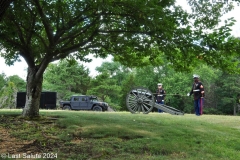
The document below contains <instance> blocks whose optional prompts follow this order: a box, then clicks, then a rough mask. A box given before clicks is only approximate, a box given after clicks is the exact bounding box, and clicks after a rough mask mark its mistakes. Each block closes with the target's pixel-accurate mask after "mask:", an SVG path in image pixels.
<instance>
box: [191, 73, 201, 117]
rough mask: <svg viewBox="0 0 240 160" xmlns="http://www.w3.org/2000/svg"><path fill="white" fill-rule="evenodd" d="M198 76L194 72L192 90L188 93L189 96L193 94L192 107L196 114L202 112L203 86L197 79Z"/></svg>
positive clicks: (198, 114)
mask: <svg viewBox="0 0 240 160" xmlns="http://www.w3.org/2000/svg"><path fill="white" fill-rule="evenodd" d="M199 78H200V76H199V75H196V74H194V75H193V79H194V83H193V85H192V90H191V92H190V93H188V96H191V95H192V94H193V97H194V109H195V114H196V115H197V116H200V115H202V114H203V100H204V98H203V97H204V87H203V84H202V82H201V81H200V80H199Z"/></svg>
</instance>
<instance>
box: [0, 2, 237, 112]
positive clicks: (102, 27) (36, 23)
mask: <svg viewBox="0 0 240 160" xmlns="http://www.w3.org/2000/svg"><path fill="white" fill-rule="evenodd" d="M188 2H189V4H190V5H191V7H192V9H193V12H192V13H188V12H186V11H185V10H183V9H182V7H181V6H178V5H176V1H175V0H161V1H159V0H151V1H136V0H123V1H112V0H105V1H95V0H82V1H79V0H72V1H61V0H45V1H38V0H29V1H24V0H18V1H14V2H13V3H11V5H10V6H9V8H8V10H7V11H6V12H5V14H4V17H3V18H2V21H1V23H0V28H1V29H0V36H1V39H0V50H1V51H2V50H4V52H1V56H2V57H3V58H4V59H5V60H6V63H7V64H9V65H11V64H13V63H14V62H16V61H17V60H19V58H20V57H23V58H24V60H25V61H26V63H27V65H28V77H27V87H26V91H27V98H28V100H27V101H26V107H25V109H24V112H23V115H24V116H39V108H38V105H39V101H40V95H41V94H40V92H41V91H42V83H43V74H44V72H45V70H46V69H47V67H48V66H51V65H49V64H50V63H51V62H53V61H56V60H61V59H65V58H69V59H78V60H80V61H88V62H89V61H90V60H89V59H88V58H87V57H86V56H87V55H89V54H94V55H95V56H96V57H106V56H108V55H112V56H113V57H114V60H115V61H119V62H121V64H123V65H125V66H128V67H135V66H137V67H142V66H148V65H153V66H156V67H159V66H162V65H163V64H164V60H165V59H166V60H167V62H169V63H168V65H169V66H172V67H173V68H174V69H175V70H176V71H191V70H192V69H193V68H195V67H196V66H198V65H197V63H198V61H199V59H201V60H202V62H203V63H205V64H208V65H210V66H213V67H214V68H220V69H221V70H223V71H226V72H228V73H230V72H231V73H240V68H239V64H240V62H239V52H240V47H239V46H240V40H239V39H238V38H236V37H234V36H232V35H231V26H233V25H234V22H235V21H234V19H232V18H229V19H227V20H226V21H225V23H224V24H222V25H220V19H221V17H222V15H223V14H224V13H226V12H228V11H230V10H231V9H232V8H233V5H232V4H226V5H223V4H222V3H212V2H210V1H208V0H198V1H195V0H188ZM199 67H200V65H199ZM149 69H150V70H152V69H151V68H149ZM150 70H149V71H150ZM154 70H155V69H154ZM141 72H142V71H140V70H136V72H135V71H134V74H133V76H134V77H135V79H134V82H135V85H142V84H141V82H137V79H138V77H139V74H141ZM149 74H152V72H149ZM104 76H105V75H104ZM106 76H107V75H106ZM111 76H112V75H111V74H110V78H108V79H109V81H111V82H108V83H110V84H113V83H115V85H116V82H117V83H118V84H117V85H119V81H123V79H121V76H119V77H118V79H117V80H113V77H114V76H113V77H111ZM128 76H129V75H128ZM128 76H126V77H128ZM64 78H66V77H64ZM98 78H100V79H101V75H100V76H99V77H98ZM144 78H145V79H144V82H142V83H144V84H147V86H146V87H149V88H151V89H153V87H154V81H151V82H149V79H148V78H146V77H144ZM157 79H158V78H157V77H155V81H156V80H157ZM181 80H182V79H181ZM83 81H85V79H84V80H83ZM63 82H64V80H63ZM147 82H149V83H147ZM169 82H172V81H169ZM75 83H76V82H74V81H73V80H72V79H70V80H69V85H73V84H75ZM101 83H102V84H101V85H100V86H101V87H100V86H99V87H100V88H98V90H103V89H106V90H107V91H109V92H110V90H109V88H106V83H104V82H101ZM64 84H67V85H68V83H64ZM46 85H47V84H46ZM77 85H83V83H82V84H77ZM84 85H88V83H84ZM103 86H104V87H103ZM126 86H127V85H126ZM66 87H68V88H67V90H68V92H69V93H75V92H76V91H75V90H74V89H73V87H72V86H65V88H66ZM166 87H167V86H166ZM78 88H79V87H78ZM80 88H81V89H82V90H81V91H77V92H81V93H85V92H86V91H87V89H86V88H87V86H85V88H84V87H83V86H81V87H80ZM115 88H117V87H115ZM117 90H119V89H117ZM89 92H90V91H89ZM96 92H98V91H96V90H94V89H91V93H96ZM184 92H185V90H184ZM113 93H114V94H115V93H116V92H115V91H113ZM113 93H111V94H113ZM124 94H125V93H124V92H121V94H120V97H121V98H120V97H116V96H115V97H114V96H113V95H112V96H109V95H106V93H105V94H104V95H101V96H100V97H101V98H103V99H105V98H106V96H108V97H114V99H115V100H113V101H117V99H122V98H123V97H124ZM121 103H122V102H121ZM176 103H177V104H180V103H182V102H181V101H174V104H176ZM119 104H120V102H119Z"/></svg>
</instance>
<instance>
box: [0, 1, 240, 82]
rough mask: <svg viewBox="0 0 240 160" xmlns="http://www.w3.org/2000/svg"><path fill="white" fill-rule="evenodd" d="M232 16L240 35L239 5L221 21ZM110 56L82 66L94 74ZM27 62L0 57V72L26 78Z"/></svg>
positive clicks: (235, 31)
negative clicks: (10, 63) (8, 62)
mask: <svg viewBox="0 0 240 160" xmlns="http://www.w3.org/2000/svg"><path fill="white" fill-rule="evenodd" d="M177 1H178V4H179V5H182V6H183V8H185V9H186V10H190V8H189V7H188V6H187V2H186V1H183V0H177ZM229 17H234V18H235V20H236V23H235V26H233V27H232V30H233V31H232V34H233V35H234V36H237V37H240V6H237V7H236V8H235V9H234V10H233V11H231V12H230V13H228V14H226V15H224V17H223V21H224V19H226V18H229ZM111 59H112V58H111V57H108V58H107V59H105V60H103V59H101V58H97V59H93V61H92V62H91V63H83V65H84V66H86V67H87V68H89V70H90V72H91V74H90V75H91V76H95V75H96V74H97V73H96V71H95V68H96V67H97V66H100V65H101V64H102V62H103V61H111ZM26 69H27V64H26V62H25V61H24V60H22V62H15V63H14V65H13V66H7V65H5V60H4V59H3V58H2V57H0V74H1V73H5V74H6V75H7V76H11V75H18V76H19V77H21V78H23V79H24V80H25V79H26V75H27V70H26Z"/></svg>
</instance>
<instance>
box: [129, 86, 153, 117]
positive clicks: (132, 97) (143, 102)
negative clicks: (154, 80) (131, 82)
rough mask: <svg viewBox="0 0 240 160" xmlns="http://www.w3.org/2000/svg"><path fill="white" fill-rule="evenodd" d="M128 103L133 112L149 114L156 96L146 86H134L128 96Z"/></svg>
mask: <svg viewBox="0 0 240 160" xmlns="http://www.w3.org/2000/svg"><path fill="white" fill-rule="evenodd" d="M126 105H127V108H128V110H129V111H130V112H131V113H140V112H142V113H144V114H147V113H149V112H150V111H152V109H153V107H154V96H153V94H152V92H151V91H149V90H148V89H146V88H134V89H132V90H131V91H130V92H129V93H128V95H127V97H126Z"/></svg>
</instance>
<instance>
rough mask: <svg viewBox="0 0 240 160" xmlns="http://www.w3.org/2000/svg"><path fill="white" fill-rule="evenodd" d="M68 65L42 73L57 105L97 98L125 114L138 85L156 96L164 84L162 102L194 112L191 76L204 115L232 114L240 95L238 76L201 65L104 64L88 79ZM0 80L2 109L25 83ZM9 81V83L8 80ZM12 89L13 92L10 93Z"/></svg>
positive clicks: (78, 68) (83, 70)
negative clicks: (201, 95) (201, 93)
mask: <svg viewBox="0 0 240 160" xmlns="http://www.w3.org/2000/svg"><path fill="white" fill-rule="evenodd" d="M71 63H74V64H71V65H70V64H69V62H67V61H65V60H64V61H60V62H58V63H53V64H50V66H49V67H48V69H47V70H46V72H45V74H44V83H43V88H44V90H45V91H55V92H57V93H58V100H57V102H58V101H59V100H67V99H69V97H70V96H71V95H77V94H78V95H79V94H88V95H96V96H98V98H99V99H100V100H103V101H106V102H107V103H109V104H110V106H111V107H112V108H113V109H115V110H123V111H124V110H125V111H126V110H127V108H126V104H125V103H126V102H125V101H126V95H127V94H128V92H129V91H130V90H131V89H132V88H134V87H140V86H141V87H145V88H148V89H149V90H151V91H152V92H153V93H155V90H156V87H157V83H163V87H164V89H165V90H166V92H167V96H166V99H165V103H166V104H167V105H169V106H172V107H175V108H177V109H179V110H182V111H184V112H185V113H193V112H194V109H193V99H192V97H188V96H186V95H187V93H188V92H189V91H190V90H191V86H192V83H193V80H192V74H193V73H196V74H199V75H200V80H201V81H202V83H203V84H204V87H205V102H204V113H206V114H229V115H232V114H234V107H236V106H237V94H239V93H240V82H239V75H238V74H231V75H230V74H227V73H225V72H222V71H220V70H217V69H214V68H212V67H209V66H207V65H204V64H202V65H200V66H199V67H197V68H196V69H194V70H193V71H192V73H186V72H176V71H174V69H173V68H171V67H170V66H169V65H167V63H166V65H163V66H159V67H155V66H146V67H142V68H128V67H126V66H123V65H121V64H119V63H118V62H103V63H102V65H101V66H100V67H97V68H96V71H98V75H97V76H96V77H91V76H89V74H90V73H89V70H88V69H87V68H85V67H83V65H81V64H80V63H77V62H75V61H74V62H71ZM2 75H4V74H2ZM3 77H4V78H2V79H3V80H2V81H3V82H4V83H6V84H5V85H4V87H2V89H1V90H2V92H1V93H2V94H1V95H0V99H2V100H3V99H4V97H5V98H6V95H8V96H9V101H6V100H5V101H4V102H9V103H8V104H6V105H4V106H3V105H2V107H5V108H6V107H7V106H11V107H13V104H14V103H13V101H11V100H10V99H13V98H10V97H16V91H21V88H22V87H23V86H24V84H25V82H24V81H23V80H20V78H19V77H18V76H10V77H5V76H3ZM10 79H12V81H9V80H10ZM14 79H17V80H15V81H14ZM19 84H21V85H19ZM14 86H15V87H14ZM14 88H15V89H14ZM12 89H13V90H15V91H14V92H12ZM10 102H11V103H12V104H11V103H10ZM236 111H237V108H236ZM237 113H239V112H237Z"/></svg>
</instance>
